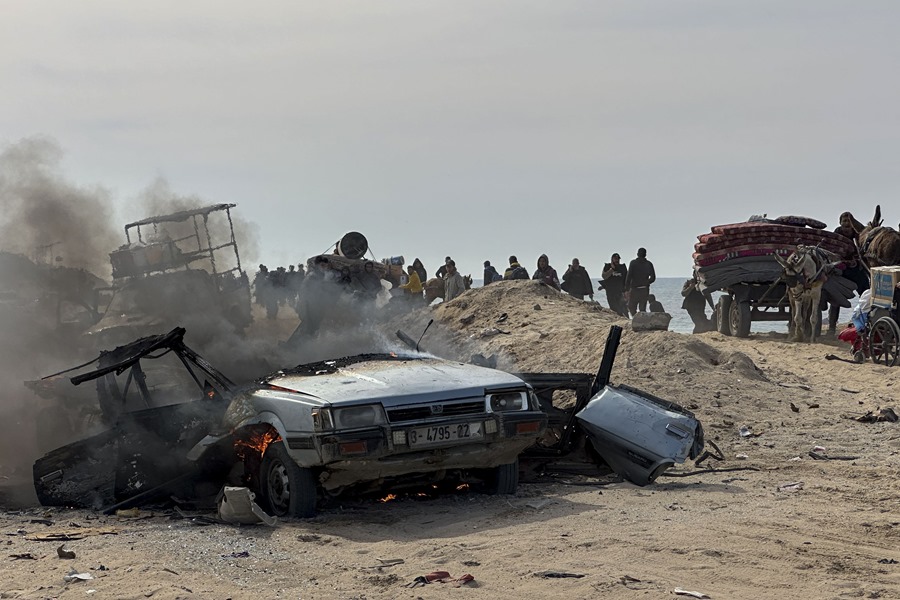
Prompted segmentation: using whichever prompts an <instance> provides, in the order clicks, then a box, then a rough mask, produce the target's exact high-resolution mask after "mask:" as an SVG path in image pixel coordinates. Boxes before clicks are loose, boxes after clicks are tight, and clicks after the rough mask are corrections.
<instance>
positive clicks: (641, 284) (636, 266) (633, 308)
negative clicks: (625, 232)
mask: <svg viewBox="0 0 900 600" xmlns="http://www.w3.org/2000/svg"><path fill="white" fill-rule="evenodd" d="M654 281H656V271H654V270H653V263H652V262H650V261H649V260H647V249H646V248H638V251H637V258H635V259H634V260H632V261H631V262H630V263H629V264H628V275H626V276H625V294H626V298H627V299H628V312H629V313H631V316H632V317H633V316H634V315H636V314H637V313H638V311H640V312H646V311H647V296H649V295H650V286H651V285H653V282H654Z"/></svg>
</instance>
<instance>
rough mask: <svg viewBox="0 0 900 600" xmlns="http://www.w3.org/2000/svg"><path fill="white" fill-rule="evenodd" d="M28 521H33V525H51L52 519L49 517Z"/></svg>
mask: <svg viewBox="0 0 900 600" xmlns="http://www.w3.org/2000/svg"><path fill="white" fill-rule="evenodd" d="M29 523H33V524H35V525H47V526H50V525H53V521H51V520H50V519H31V520H30V521H29Z"/></svg>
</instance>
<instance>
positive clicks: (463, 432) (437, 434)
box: [407, 423, 481, 448]
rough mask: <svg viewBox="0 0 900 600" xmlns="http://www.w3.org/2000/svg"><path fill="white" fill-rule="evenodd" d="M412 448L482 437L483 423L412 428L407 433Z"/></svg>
mask: <svg viewBox="0 0 900 600" xmlns="http://www.w3.org/2000/svg"><path fill="white" fill-rule="evenodd" d="M407 435H408V437H409V447H410V448H421V447H422V446H432V445H434V444H446V443H448V442H461V441H466V440H480V439H481V423H460V424H458V425H432V426H431V427H417V428H416V429H410V430H409V433H408V434H407Z"/></svg>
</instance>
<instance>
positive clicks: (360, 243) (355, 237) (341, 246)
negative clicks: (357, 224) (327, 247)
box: [337, 231, 369, 258]
mask: <svg viewBox="0 0 900 600" xmlns="http://www.w3.org/2000/svg"><path fill="white" fill-rule="evenodd" d="M368 250H369V242H368V240H366V236H364V235H363V234H361V233H359V232H358V231H351V232H350V233H348V234H346V235H344V237H342V238H341V241H339V242H338V243H337V253H338V255H339V256H343V257H345V258H362V257H364V256H365V255H366V252H368Z"/></svg>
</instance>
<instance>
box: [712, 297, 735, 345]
mask: <svg viewBox="0 0 900 600" xmlns="http://www.w3.org/2000/svg"><path fill="white" fill-rule="evenodd" d="M731 304H732V299H731V296H728V295H724V294H723V295H721V296H719V301H718V302H717V303H716V329H717V330H718V332H719V333H721V334H722V335H731V316H730V314H731Z"/></svg>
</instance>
